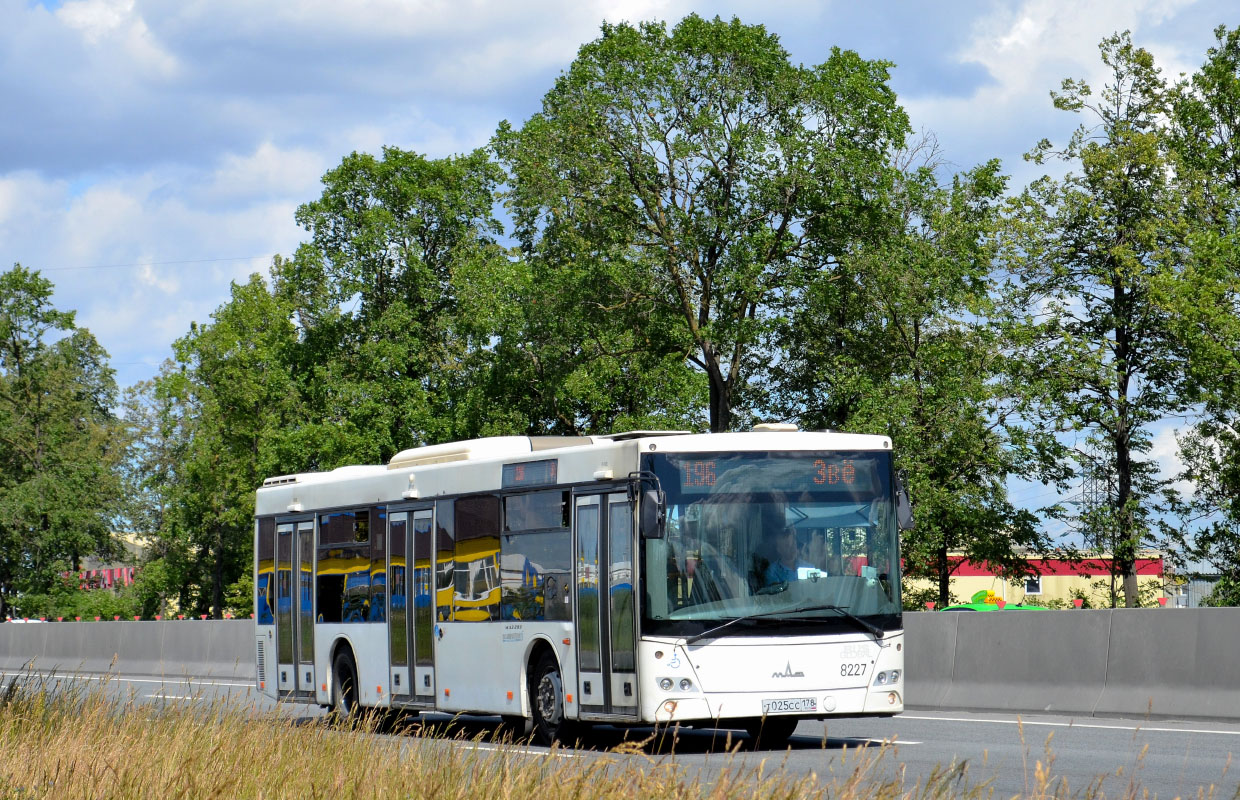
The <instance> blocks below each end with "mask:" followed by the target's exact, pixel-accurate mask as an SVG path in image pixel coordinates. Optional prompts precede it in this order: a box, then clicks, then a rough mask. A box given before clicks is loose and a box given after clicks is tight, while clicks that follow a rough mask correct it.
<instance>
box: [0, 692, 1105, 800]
mask: <svg viewBox="0 0 1240 800" xmlns="http://www.w3.org/2000/svg"><path fill="white" fill-rule="evenodd" d="M106 688H107V687H104V686H100V685H98V684H94V685H89V686H86V685H77V686H73V687H70V688H68V689H66V688H64V687H63V685H62V686H59V687H57V689H56V691H55V692H51V691H48V690H46V689H45V687H43V686H41V685H39V684H38V682H37V681H31V680H30V679H29V678H27V679H25V680H23V679H17V680H14V681H12V682H10V683H9V685H8V687H7V688H6V689H5V690H4V691H3V692H0V798H23V800H25V799H26V798H126V800H129V799H130V798H153V799H154V798H158V799H159V800H165V798H333V799H334V798H401V797H416V798H427V799H428V800H429V799H431V798H433V799H435V800H439V799H440V798H444V799H448V798H461V799H462V800H466V799H468V800H477V799H478V798H484V799H485V800H508V799H509V798H531V797H537V798H540V799H541V800H561V799H563V800H568V799H569V798H571V799H572V800H602V798H640V799H641V800H646V799H647V798H651V799H657V798H676V799H677V800H691V799H693V798H754V800H759V799H760V800H783V799H784V798H788V799H789V800H791V798H816V797H821V798H842V799H845V800H847V799H850V798H989V797H991V796H993V792H992V791H991V789H990V787H988V786H987V785H986V784H985V783H981V784H978V783H975V782H973V781H972V780H971V779H970V776H969V773H968V770H967V767H966V766H965V765H951V766H947V767H943V768H941V769H939V770H936V771H935V773H934V774H933V775H932V776H931V777H930V778H929V779H928V780H927V781H926V782H925V783H924V784H918V785H914V786H905V785H904V782H903V779H902V777H901V772H900V770H898V769H892V768H890V767H891V766H892V765H891V759H892V758H893V757H892V755H891V753H890V748H887V747H883V748H877V749H876V748H861V749H857V750H849V751H847V752H845V753H844V754H843V755H842V757H841V759H839V760H838V761H837V762H836V763H835V766H834V768H833V771H832V772H831V773H830V774H828V775H826V776H816V775H810V776H803V775H792V774H790V773H787V772H785V771H784V770H783V769H782V767H781V766H780V764H779V761H780V757H779V756H778V755H773V756H771V757H768V758H767V759H765V760H761V761H759V759H755V758H753V757H752V755H751V756H750V757H749V758H748V759H745V760H744V761H745V763H742V761H743V760H742V759H740V758H733V759H732V760H731V761H729V766H728V768H726V769H725V770H724V771H723V772H722V773H721V774H719V775H712V776H709V777H705V778H704V777H702V776H700V775H697V774H693V773H691V771H689V770H686V769H685V768H684V766H683V765H681V764H678V763H677V762H676V760H675V759H674V758H672V757H667V756H645V755H643V753H644V749H643V747H642V744H641V743H626V744H624V745H621V746H620V747H618V748H617V749H615V750H613V751H611V752H610V753H607V754H603V755H602V756H601V757H595V758H580V759H573V758H561V757H560V756H562V755H564V752H563V751H556V750H553V751H552V752H551V753H550V754H546V755H544V754H541V753H531V752H530V751H528V750H524V749H522V748H509V747H504V746H499V747H466V746H461V744H460V743H459V742H458V743H453V742H450V741H445V740H444V739H443V738H436V737H432V736H428V735H426V734H425V733H423V732H420V730H419V729H416V728H415V729H411V730H409V731H406V735H404V736H398V737H381V736H376V735H375V729H376V723H375V722H373V721H372V722H370V723H364V724H362V725H359V726H356V727H352V728H348V729H345V728H342V727H341V726H339V725H333V724H330V723H326V722H313V723H305V722H304V721H303V722H298V721H295V720H288V719H279V718H276V717H275V716H273V715H267V714H262V715H255V714H252V713H249V712H247V711H245V710H244V709H239V708H238V707H237V706H235V705H224V704H216V705H209V706H205V707H204V706H203V705H202V704H199V705H190V704H171V705H167V706H159V705H151V704H142V703H137V702H135V701H132V700H131V701H129V702H120V701H116V700H113V699H110V698H109V697H108V696H107V694H106V692H105V690H106ZM478 744H481V743H480V742H479V743H478ZM733 755H735V751H733ZM723 757H724V758H728V756H727V755H726V754H725V755H724V756H723ZM746 763H749V764H750V765H749V766H746ZM1050 764H1051V759H1050V758H1048V759H1047V761H1046V763H1045V764H1044V763H1043V762H1041V761H1039V762H1038V763H1037V765H1036V768H1035V769H1034V770H1033V774H1032V775H1031V780H1030V784H1031V785H1030V787H1029V792H1028V794H1027V796H1028V797H1035V798H1060V797H1067V796H1069V795H1068V790H1067V787H1066V784H1064V783H1063V782H1060V781H1056V780H1054V779H1052V778H1051V775H1050ZM1084 794H1085V796H1091V795H1093V794H1095V793H1094V792H1092V791H1089V790H1088V789H1087V790H1086V792H1085V793H1084Z"/></svg>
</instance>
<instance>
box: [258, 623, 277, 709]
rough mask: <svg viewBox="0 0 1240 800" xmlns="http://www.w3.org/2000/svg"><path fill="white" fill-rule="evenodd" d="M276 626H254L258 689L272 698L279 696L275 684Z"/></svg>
mask: <svg viewBox="0 0 1240 800" xmlns="http://www.w3.org/2000/svg"><path fill="white" fill-rule="evenodd" d="M275 641H276V626H275V625H255V626H254V660H255V666H256V670H255V671H256V682H257V685H258V691H259V692H260V693H261V694H265V695H267V696H268V697H270V698H271V699H272V700H276V699H278V697H279V694H278V692H279V690H278V687H277V686H276V651H275Z"/></svg>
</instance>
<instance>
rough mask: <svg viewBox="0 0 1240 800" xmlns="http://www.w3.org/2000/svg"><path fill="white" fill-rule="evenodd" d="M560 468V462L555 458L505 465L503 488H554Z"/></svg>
mask: <svg viewBox="0 0 1240 800" xmlns="http://www.w3.org/2000/svg"><path fill="white" fill-rule="evenodd" d="M558 467H559V462H558V461H557V460H556V459H554V458H548V459H545V460H543V461H522V462H520V463H518V464H505V465H504V474H503V480H502V486H503V488H505V489H513V488H517V487H520V486H554V485H555V483H556V481H557V479H558V478H557V473H558V471H559V470H558Z"/></svg>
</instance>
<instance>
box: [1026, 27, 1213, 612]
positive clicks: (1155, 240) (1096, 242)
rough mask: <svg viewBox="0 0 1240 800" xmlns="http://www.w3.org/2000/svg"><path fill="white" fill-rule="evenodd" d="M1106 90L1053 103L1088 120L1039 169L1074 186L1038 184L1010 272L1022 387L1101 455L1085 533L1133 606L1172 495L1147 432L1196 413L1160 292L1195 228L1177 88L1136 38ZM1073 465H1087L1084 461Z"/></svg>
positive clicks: (1037, 154) (1071, 88) (1061, 428)
mask: <svg viewBox="0 0 1240 800" xmlns="http://www.w3.org/2000/svg"><path fill="white" fill-rule="evenodd" d="M1100 49H1101V53H1102V61H1103V63H1104V64H1105V65H1106V66H1107V68H1108V69H1109V79H1108V83H1107V84H1106V86H1105V87H1104V88H1103V90H1102V92H1101V95H1100V96H1098V97H1095V96H1094V94H1093V92H1092V90H1091V89H1090V87H1089V86H1088V85H1087V84H1085V83H1084V82H1083V81H1077V80H1065V81H1064V82H1063V86H1062V89H1061V91H1058V92H1052V98H1053V100H1054V105H1055V107H1056V108H1058V109H1061V110H1065V111H1069V112H1072V113H1088V114H1089V115H1091V117H1092V120H1093V122H1094V123H1095V124H1093V125H1090V126H1086V125H1082V126H1081V127H1079V128H1078V129H1077V131H1076V132H1075V133H1074V134H1073V135H1072V137H1071V138H1070V139H1069V141H1068V143H1067V145H1066V146H1065V147H1064V148H1063V149H1062V150H1060V151H1055V150H1054V149H1053V147H1052V145H1051V144H1050V142H1048V141H1046V140H1043V141H1042V142H1041V143H1039V144H1038V145H1037V147H1036V148H1035V149H1034V150H1033V151H1032V152H1031V154H1030V156H1029V157H1030V158H1031V159H1032V160H1034V161H1035V162H1037V163H1044V162H1045V161H1046V160H1048V159H1058V160H1062V161H1064V162H1066V163H1069V164H1073V165H1075V166H1076V167H1077V168H1078V170H1079V171H1078V172H1072V173H1069V174H1068V175H1067V176H1066V177H1064V178H1063V179H1061V180H1052V179H1050V178H1049V177H1047V178H1042V179H1040V180H1038V181H1035V182H1034V183H1033V184H1032V185H1031V186H1030V187H1029V188H1028V189H1026V190H1025V192H1024V193H1023V194H1022V195H1021V196H1020V197H1019V198H1018V199H1017V201H1016V203H1015V221H1014V225H1013V227H1012V232H1013V237H1012V240H1011V245H1012V247H1011V249H1010V250H1009V251H1008V253H1007V259H1006V260H1007V266H1008V267H1009V268H1010V269H1011V270H1012V272H1013V275H1014V281H1013V284H1012V293H1011V298H1012V300H1013V307H1014V308H1015V309H1016V310H1017V312H1016V313H1018V314H1019V315H1020V316H1021V317H1022V318H1023V319H1022V322H1023V337H1024V338H1023V340H1022V341H1021V342H1020V347H1021V350H1022V359H1023V365H1024V374H1023V378H1022V380H1023V381H1024V382H1025V384H1026V385H1027V386H1029V387H1030V388H1031V389H1032V390H1034V391H1035V392H1036V393H1037V394H1038V396H1039V399H1040V421H1041V422H1042V423H1043V424H1045V425H1046V426H1048V428H1049V429H1050V430H1054V431H1057V432H1060V433H1063V434H1069V433H1073V432H1079V433H1080V434H1081V435H1082V436H1084V437H1085V439H1086V440H1087V441H1088V443H1089V445H1090V447H1089V448H1088V450H1090V451H1092V452H1094V453H1096V454H1097V458H1096V460H1095V461H1094V463H1092V464H1090V465H1089V466H1090V468H1091V469H1093V470H1094V471H1095V473H1096V474H1099V475H1101V476H1102V477H1103V478H1104V479H1105V483H1106V485H1107V486H1108V487H1109V491H1108V493H1107V494H1108V497H1107V500H1106V502H1105V503H1104V504H1103V505H1101V506H1100V507H1098V508H1096V509H1093V510H1092V511H1091V512H1090V513H1089V514H1087V515H1086V518H1085V519H1084V520H1082V522H1083V523H1084V525H1085V526H1086V527H1087V528H1088V529H1089V531H1090V533H1091V534H1092V537H1093V539H1094V541H1095V542H1097V543H1098V544H1099V545H1100V546H1101V547H1103V548H1105V549H1110V550H1111V551H1112V552H1113V553H1114V562H1113V563H1114V569H1115V575H1116V576H1117V577H1118V578H1122V581H1123V595H1124V602H1125V604H1126V605H1128V606H1133V605H1136V604H1137V602H1138V593H1137V577H1136V573H1135V571H1134V569H1133V564H1134V560H1135V558H1136V556H1137V552H1138V549H1139V548H1140V547H1141V546H1143V545H1146V544H1148V543H1151V542H1154V541H1157V528H1158V521H1159V520H1160V518H1161V516H1160V515H1161V514H1163V513H1166V512H1169V511H1172V510H1174V501H1175V498H1174V495H1173V494H1172V493H1171V492H1170V490H1169V487H1168V485H1167V482H1166V481H1164V480H1161V479H1160V478H1159V477H1158V474H1157V464H1156V463H1154V462H1153V461H1152V460H1151V459H1150V458H1148V457H1147V456H1146V455H1145V454H1147V453H1148V452H1149V450H1150V444H1151V437H1150V426H1151V425H1152V424H1153V423H1155V422H1157V421H1159V420H1162V419H1164V418H1165V417H1167V416H1168V415H1171V414H1176V413H1179V412H1181V411H1183V410H1184V408H1185V407H1186V405H1187V404H1188V402H1189V392H1188V387H1187V385H1186V383H1185V380H1184V375H1185V360H1184V352H1183V349H1182V347H1181V346H1180V345H1179V341H1178V339H1177V337H1176V335H1175V333H1174V331H1173V329H1172V324H1171V320H1170V314H1169V313H1168V311H1167V309H1166V308H1165V307H1164V306H1163V304H1161V303H1160V302H1158V288H1157V287H1159V286H1160V285H1163V284H1165V283H1166V282H1167V281H1175V280H1177V279H1178V275H1179V274H1180V272H1181V271H1182V270H1183V267H1184V253H1185V252H1186V232H1187V230H1188V229H1189V228H1190V227H1191V226H1190V220H1189V219H1188V218H1187V217H1186V212H1185V198H1184V194H1183V188H1182V186H1181V184H1180V183H1179V182H1177V180H1176V169H1175V162H1174V160H1173V159H1172V157H1171V154H1170V150H1169V137H1168V136H1167V135H1166V131H1165V129H1164V128H1163V127H1162V123H1161V120H1162V119H1163V117H1164V115H1165V114H1166V113H1167V111H1168V106H1167V86H1166V84H1165V82H1164V81H1163V79H1162V77H1161V76H1160V74H1159V71H1158V69H1157V68H1156V67H1155V65H1154V59H1153V57H1152V56H1151V55H1150V54H1149V52H1147V51H1146V50H1144V49H1141V48H1138V47H1135V46H1134V45H1133V44H1132V41H1131V38H1130V36H1129V35H1128V34H1127V33H1123V34H1116V35H1114V36H1111V37H1108V38H1107V39H1105V40H1103V42H1102V44H1101V46H1100ZM1075 458H1076V461H1077V462H1078V463H1082V462H1084V461H1085V460H1086V458H1087V450H1086V449H1082V450H1078V451H1077V453H1076V456H1075Z"/></svg>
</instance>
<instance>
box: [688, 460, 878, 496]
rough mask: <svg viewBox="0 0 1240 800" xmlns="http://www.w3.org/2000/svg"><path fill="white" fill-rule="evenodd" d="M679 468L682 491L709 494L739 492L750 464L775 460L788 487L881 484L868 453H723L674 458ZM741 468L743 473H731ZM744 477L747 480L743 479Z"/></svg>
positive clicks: (811, 488) (850, 487)
mask: <svg viewBox="0 0 1240 800" xmlns="http://www.w3.org/2000/svg"><path fill="white" fill-rule="evenodd" d="M669 460H671V461H672V462H673V464H674V465H675V466H676V468H677V473H678V477H679V480H678V481H677V482H678V484H679V486H680V491H682V492H685V493H688V494H707V493H712V492H715V491H725V492H727V491H736V490H737V485H736V481H737V479H738V478H740V476H741V474H742V472H743V467H744V465H745V464H747V463H756V462H757V461H772V462H775V463H778V464H779V465H780V469H779V472H780V473H781V475H782V478H783V483H782V488H783V489H784V490H798V491H804V490H809V491H814V490H827V491H830V490H844V491H857V490H861V491H873V489H874V487H875V486H877V485H878V483H879V481H878V475H877V474H876V464H875V462H874V460H873V459H872V458H868V457H866V456H865V455H860V456H859V457H858V456H853V455H845V454H821V455H819V454H814V455H807V456H799V457H791V458H789V457H784V458H780V457H775V458H770V457H769V456H764V457H759V458H753V457H744V456H741V457H737V456H735V455H732V456H728V455H723V456H719V457H715V458H701V457H690V458H672V459H669ZM738 468H741V469H742V472H738V473H736V474H735V475H734V476H729V475H728V473H729V472H730V471H732V470H736V469H738ZM742 480H743V479H742Z"/></svg>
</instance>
